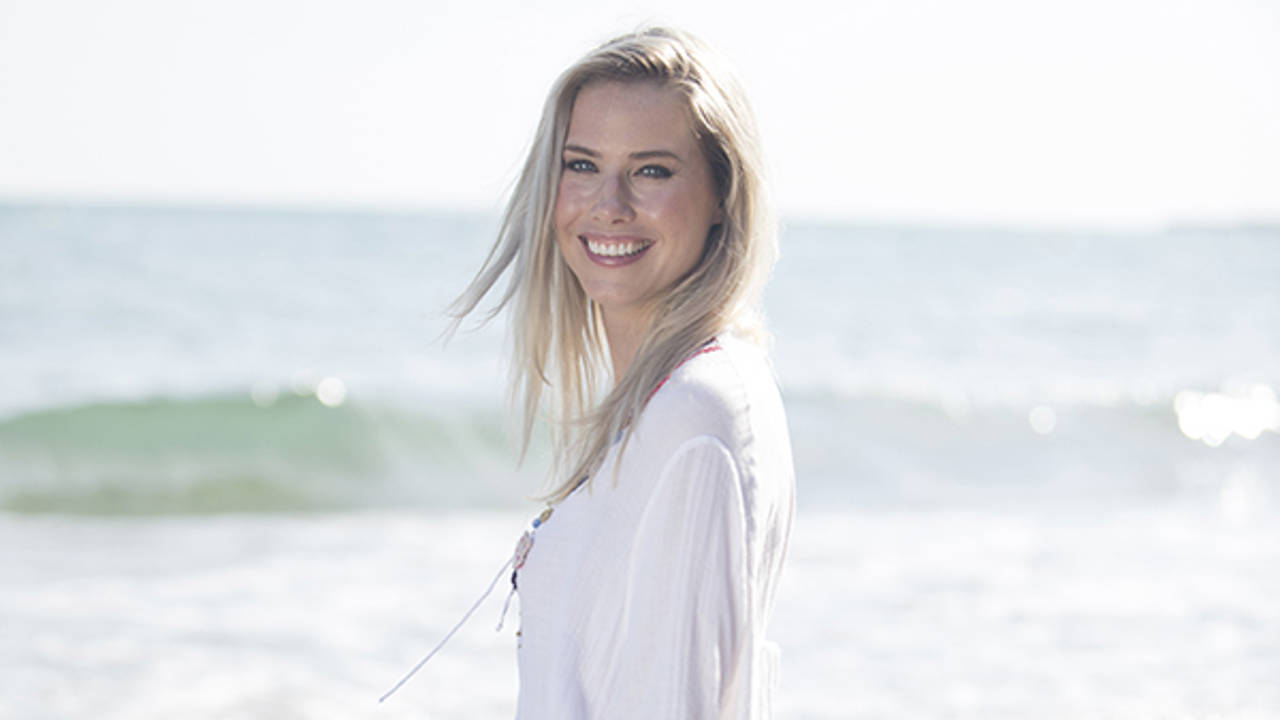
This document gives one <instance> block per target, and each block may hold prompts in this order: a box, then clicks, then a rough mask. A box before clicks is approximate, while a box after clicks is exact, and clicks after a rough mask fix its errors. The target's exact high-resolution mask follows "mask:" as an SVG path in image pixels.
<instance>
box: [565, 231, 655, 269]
mask: <svg viewBox="0 0 1280 720" xmlns="http://www.w3.org/2000/svg"><path fill="white" fill-rule="evenodd" d="M578 240H579V241H580V242H581V243H582V248H583V249H584V250H586V252H587V257H588V258H590V259H591V262H593V263H595V264H597V265H605V266H607V267H617V266H619V265H629V264H631V263H633V262H635V261H637V260H639V259H640V258H641V257H643V256H644V254H645V253H646V252H648V251H649V248H650V247H652V246H653V241H652V240H646V239H644V238H637V237H608V238H606V237H603V236H599V235H579V236H578Z"/></svg>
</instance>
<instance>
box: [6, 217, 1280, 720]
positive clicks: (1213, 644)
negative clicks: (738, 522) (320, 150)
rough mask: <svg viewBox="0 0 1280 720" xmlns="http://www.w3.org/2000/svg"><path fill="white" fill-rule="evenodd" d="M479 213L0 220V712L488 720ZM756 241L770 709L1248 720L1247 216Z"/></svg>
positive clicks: (504, 423) (497, 486)
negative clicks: (768, 417) (772, 267)
mask: <svg viewBox="0 0 1280 720" xmlns="http://www.w3.org/2000/svg"><path fill="white" fill-rule="evenodd" d="M495 227H496V219H494V218H492V217H487V216H480V215H458V214H446V213H434V214H433V213H416V214H415V213H377V212H371V211H369V212H355V211H351V212H336V211H307V210H290V209H279V208H275V209H273V208H257V209H253V208H214V207H197V208H175V207H145V206H108V205H103V206H85V205H57V204H45V205H0V257H2V258H3V259H0V273H2V274H3V277H4V280H5V281H4V283H3V287H2V288H0V337H3V346H4V348H5V352H4V353H3V355H2V356H0V376H2V377H4V378H5V381H4V391H3V393H2V394H0V619H2V620H3V623H2V624H0V637H3V639H4V642H3V643H0V677H3V678H4V680H3V681H0V685H2V686H3V691H0V718H15V719H23V720H25V719H26V718H81V717H86V716H93V717H100V718H107V719H115V718H120V719H125V718H128V719H134V718H152V717H155V718H159V717H174V716H182V717H190V718H316V719H320V718H360V717H371V718H372V717H379V718H400V717H405V718H408V717H415V718H422V717H427V718H504V717H511V716H512V714H513V711H514V701H515V694H516V686H515V682H516V675H515V638H514V632H515V628H516V626H517V624H518V623H517V622H516V620H515V616H516V608H515V607H513V608H512V611H511V612H510V613H509V615H508V618H507V623H506V625H505V627H504V629H503V630H502V631H501V632H495V630H494V627H495V625H496V624H497V623H498V619H499V614H500V611H501V608H502V603H503V600H504V598H505V595H506V588H505V587H504V586H503V584H502V583H499V586H498V589H497V590H495V592H494V594H493V596H491V597H490V598H489V599H488V600H487V601H486V602H485V603H484V604H483V605H482V606H481V607H480V609H479V610H478V611H477V613H476V615H475V616H474V617H473V618H472V619H471V621H470V622H469V623H468V624H467V625H466V626H465V627H464V628H463V629H462V630H461V631H460V632H459V633H458V635H457V636H455V637H454V639H453V640H452V641H451V643H450V644H449V645H448V646H447V647H446V649H445V650H444V651H443V652H442V653H441V654H440V655H439V656H438V657H436V658H435V659H434V660H432V662H431V663H430V664H428V665H427V666H426V667H425V668H424V669H423V670H422V671H421V672H419V673H418V675H417V676H416V677H415V678H413V679H412V680H411V681H410V682H409V683H408V684H406V685H405V687H404V688H403V689H402V690H400V691H399V692H398V693H397V694H396V695H393V696H392V697H391V698H389V699H388V700H387V701H386V702H385V703H382V704H381V705H380V704H379V703H378V697H379V696H381V695H382V694H383V693H384V692H386V690H388V689H389V688H390V687H391V686H392V685H393V684H394V683H395V682H396V681H397V680H398V679H399V678H400V677H401V676H402V675H403V674H404V673H405V672H407V671H408V670H409V669H410V668H411V667H412V666H413V665H414V664H415V663H416V662H417V661H418V659H419V658H421V657H422V655H424V654H425V653H426V652H427V651H428V650H429V649H430V648H431V647H432V646H433V645H434V644H435V643H436V642H437V640H439V638H440V637H442V636H443V635H444V634H445V633H446V632H448V630H449V629H450V628H451V627H452V625H453V623H454V622H455V621H456V620H457V619H459V618H460V617H461V616H462V615H463V613H465V612H466V611H467V609H468V608H470V607H471V605H472V603H473V602H474V601H475V600H476V599H477V598H478V597H479V595H480V594H481V593H482V592H483V591H484V589H485V588H486V587H487V586H488V584H489V582H490V581H491V580H492V579H493V576H494V573H495V572H497V571H498V569H499V568H500V567H501V566H502V563H503V562H504V561H505V560H506V558H507V557H508V556H509V554H510V552H511V550H512V548H513V546H514V544H515V541H516V539H517V538H518V537H519V535H520V533H521V532H522V531H523V529H524V527H525V524H526V523H527V522H528V520H529V519H530V518H532V517H533V516H534V515H536V514H537V512H538V510H539V509H540V505H539V504H538V503H537V502H536V501H534V500H532V499H530V498H532V497H533V496H534V495H536V494H537V493H538V492H539V490H540V489H541V487H542V486H541V481H542V473H543V470H544V468H545V466H546V462H547V457H546V450H545V448H543V447H542V446H541V445H540V444H539V443H537V442H535V446H534V447H533V448H532V450H531V452H530V455H529V457H528V458H527V459H526V461H525V463H524V464H523V465H517V455H518V448H517V447H516V446H515V443H514V442H513V440H512V439H511V432H510V430H511V427H510V425H511V423H510V420H509V419H508V414H507V413H506V411H505V409H504V399H503V394H502V383H503V379H504V378H505V368H504V366H503V365H502V362H501V358H500V355H501V346H502V337H503V332H502V328H501V327H500V323H498V324H497V326H490V327H488V328H485V329H481V330H470V329H463V331H462V332H460V333H459V334H458V335H456V336H455V337H454V338H453V339H452V340H451V341H450V342H449V343H448V344H444V343H441V342H439V341H438V338H439V336H440V335H441V333H442V332H443V331H444V329H445V327H446V321H445V319H444V318H443V315H442V310H443V308H444V307H445V306H446V305H447V303H448V301H449V300H450V299H451V298H452V296H453V295H454V294H455V293H456V292H458V291H459V290H460V289H461V288H462V285H463V283H464V282H465V279H466V278H467V277H468V274H469V273H470V272H471V271H472V270H474V268H476V267H478V264H479V262H480V260H481V259H482V257H483V254H484V252H485V250H486V247H487V244H488V242H489V238H490V237H491V236H492V232H493V230H494V228H495ZM782 252H783V256H782V260H781V261H780V263H779V265H778V268H777V269H776V271H775V274H774V278H773V281H772V284H771V285H770V286H769V291H768V295H767V297H766V310H767V312H768V317H769V320H770V327H771V329H772V331H773V334H774V357H775V361H776V369H777V374H778V379H779V384H780V387H781V388H782V391H783V395H784V399H785V401H786V403H787V408H788V415H789V419H790V424H791V432H792V442H793V446H794V451H795V459H796V470H797V483H798V498H799V511H798V516H797V520H796V526H795V527H796V529H795V534H794V536H793V539H792V544H791V548H790V554H789V561H788V565H787V568H786V571H785V573H784V577H783V580H782V585H781V587H780V590H779V597H778V600H777V608H776V613H775V617H774V623H773V625H772V630H771V635H772V637H773V639H774V640H776V641H777V642H778V643H779V644H780V645H781V646H782V651H783V668H782V680H781V682H782V685H781V688H780V691H779V696H778V704H777V710H778V717H779V718H796V719H814V720H817V719H827V718H831V719H835V718H880V717H922V718H941V717H947V718H975V719H976V718H1026V717H1043V718H1211V717H1212V718H1239V719H1252V718H1272V717H1276V716H1277V715H1280V684H1277V683H1276V682H1275V678H1276V677H1280V609H1278V608H1277V606H1276V603H1275V602H1274V598H1275V597H1277V596H1280V573H1277V572H1275V568H1276V567H1280V524H1278V523H1277V522H1276V521H1277V518H1278V512H1277V511H1278V509H1280V402H1278V401H1277V399H1276V390H1277V388H1280V285H1277V284H1276V283H1275V282H1274V278H1276V277H1280V230H1276V229H1272V228H1265V227H1239V228H1168V229H1163V230H1153V231H1148V232H1141V233H1139V232H1132V233H1117V232H1111V233H1104V232H1097V233H1089V232H1071V233H1067V232H1047V231H1029V230H1022V231H1014V230H999V229H991V230H987V229H975V228H908V227H875V226H842V225H822V224H817V223H811V224H805V223H800V222H795V223H791V222H789V223H787V224H785V225H784V228H783V241H782ZM517 602H518V601H517Z"/></svg>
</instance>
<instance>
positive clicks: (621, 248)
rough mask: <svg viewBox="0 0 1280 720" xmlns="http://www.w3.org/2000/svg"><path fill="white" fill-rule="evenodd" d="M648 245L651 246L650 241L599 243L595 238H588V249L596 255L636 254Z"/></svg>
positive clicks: (620, 255) (618, 255)
mask: <svg viewBox="0 0 1280 720" xmlns="http://www.w3.org/2000/svg"><path fill="white" fill-rule="evenodd" d="M647 247H649V243H645V242H638V243H637V242H621V243H598V242H595V241H594V240H587V249H589V250H590V251H591V252H592V253H594V254H596V255H604V256H607V257H623V256H625V255H635V254H636V253H638V252H640V251H641V250H644V249H645V248H647Z"/></svg>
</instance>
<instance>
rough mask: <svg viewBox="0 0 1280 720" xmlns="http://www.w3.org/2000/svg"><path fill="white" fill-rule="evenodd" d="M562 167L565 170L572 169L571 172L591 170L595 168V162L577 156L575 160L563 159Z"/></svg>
mask: <svg viewBox="0 0 1280 720" xmlns="http://www.w3.org/2000/svg"><path fill="white" fill-rule="evenodd" d="M564 167H565V169H566V170H572V171H573V172H592V171H594V170H595V169H596V164H595V163H593V162H591V161H590V160H583V159H581V158H579V159H576V160H565V161H564Z"/></svg>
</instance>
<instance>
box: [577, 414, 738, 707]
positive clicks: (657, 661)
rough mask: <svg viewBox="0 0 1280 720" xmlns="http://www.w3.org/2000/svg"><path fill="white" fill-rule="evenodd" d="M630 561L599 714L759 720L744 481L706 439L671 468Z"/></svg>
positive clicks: (723, 450)
mask: <svg viewBox="0 0 1280 720" xmlns="http://www.w3.org/2000/svg"><path fill="white" fill-rule="evenodd" d="M639 528H640V529H639V532H638V534H637V536H636V542H635V546H634V547H633V548H631V549H630V552H629V554H628V557H627V559H626V561H627V562H628V565H629V571H628V573H627V574H626V583H627V584H626V588H625V593H626V595H625V597H626V604H625V607H624V611H623V613H622V620H621V627H619V628H618V632H619V633H620V637H619V643H618V644H617V646H616V647H617V655H616V657H615V659H614V660H615V661H614V662H613V663H612V668H611V670H610V677H609V678H608V681H607V682H606V691H605V692H604V693H603V695H602V698H601V704H602V707H601V708H600V712H598V713H594V712H593V713H592V716H593V717H601V718H609V719H610V720H627V719H630V718H637V719H638V718H645V719H646V720H655V719H656V720H662V719H665V718H672V719H675V718H679V719H687V718H708V719H710V718H715V719H717V720H722V719H723V720H730V719H732V720H745V719H747V718H750V717H752V715H753V713H752V710H751V708H750V707H749V706H750V704H751V701H750V698H751V697H752V694H753V693H752V691H751V683H752V677H751V674H752V671H753V667H752V653H753V651H754V647H753V646H754V642H755V641H754V639H753V638H752V635H751V628H752V619H751V598H750V588H749V578H748V568H747V538H746V532H747V531H746V517H745V511H744V506H743V492H742V487H741V482H740V475H739V471H738V468H737V464H736V462H735V460H734V457H733V455H732V454H731V453H730V451H729V449H728V448H727V447H726V446H725V444H724V443H723V442H721V441H720V440H719V439H717V438H715V437H711V436H699V437H696V438H693V439H691V440H688V441H686V442H685V443H684V444H682V445H681V446H680V447H679V449H678V450H677V451H676V452H675V453H674V454H673V455H672V456H671V458H670V460H669V461H668V462H667V463H666V465H665V467H664V468H663V469H662V472H661V475H660V477H659V480H658V482H657V484H656V486H655V487H654V491H653V494H652V496H651V498H650V500H649V502H648V503H647V506H646V508H645V510H644V513H643V515H642V517H641V520H640V526H639Z"/></svg>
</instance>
